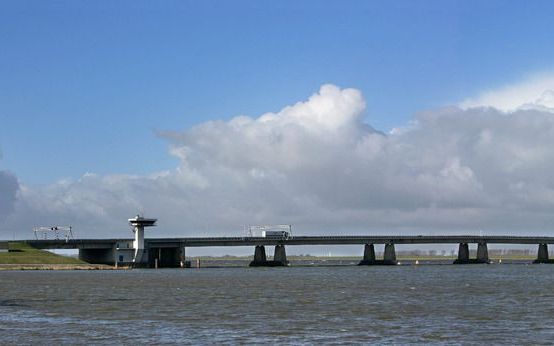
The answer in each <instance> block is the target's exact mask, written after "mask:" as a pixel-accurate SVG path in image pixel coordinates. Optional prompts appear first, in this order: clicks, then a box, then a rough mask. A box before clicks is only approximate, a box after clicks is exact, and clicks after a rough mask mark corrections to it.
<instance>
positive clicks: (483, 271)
mask: <svg viewBox="0 0 554 346" xmlns="http://www.w3.org/2000/svg"><path fill="white" fill-rule="evenodd" d="M553 284H554V265H525V264H520V265H516V264H513V265H511V264H502V265H498V264H495V265H460V266H455V265H448V266H447V265H420V266H369V267H358V266H328V267H309V266H306V267H289V268H201V269H160V270H128V271H6V272H0V341H1V344H137V343H139V344H142V343H145V344H146V343H149V344H153V343H155V344H162V343H167V344H212V343H218V344H244V343H255V344H260V343H279V344H283V343H284V344H321V343H325V344H367V343H380V344H387V343H388V344H416V343H419V344H483V343H487V344H551V343H552V342H553V340H554V291H553Z"/></svg>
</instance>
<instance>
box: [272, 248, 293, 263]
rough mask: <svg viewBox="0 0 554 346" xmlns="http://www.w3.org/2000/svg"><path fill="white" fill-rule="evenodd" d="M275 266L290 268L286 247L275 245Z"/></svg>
mask: <svg viewBox="0 0 554 346" xmlns="http://www.w3.org/2000/svg"><path fill="white" fill-rule="evenodd" d="M273 262H274V266H283V267H285V266H288V265H289V261H287V252H286V251H285V245H275V252H274V254H273Z"/></svg>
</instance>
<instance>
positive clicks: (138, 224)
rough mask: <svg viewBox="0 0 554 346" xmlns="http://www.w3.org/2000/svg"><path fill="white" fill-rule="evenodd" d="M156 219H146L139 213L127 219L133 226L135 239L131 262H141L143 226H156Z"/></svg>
mask: <svg viewBox="0 0 554 346" xmlns="http://www.w3.org/2000/svg"><path fill="white" fill-rule="evenodd" d="M156 221H158V219H147V218H144V217H142V216H140V215H137V216H135V217H134V218H132V219H129V224H130V225H131V226H133V232H135V240H134V241H133V248H134V249H135V257H134V258H133V263H141V262H142V254H143V253H144V227H152V226H156Z"/></svg>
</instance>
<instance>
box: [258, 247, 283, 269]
mask: <svg viewBox="0 0 554 346" xmlns="http://www.w3.org/2000/svg"><path fill="white" fill-rule="evenodd" d="M288 264H289V262H288V261H287V253H286V251H285V246H284V245H276V246H275V253H274V255H273V261H268V260H267V256H266V254H265V247H264V246H263V245H257V246H256V249H255V250H254V260H253V261H252V262H250V267H284V266H288Z"/></svg>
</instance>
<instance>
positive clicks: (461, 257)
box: [454, 243, 469, 264]
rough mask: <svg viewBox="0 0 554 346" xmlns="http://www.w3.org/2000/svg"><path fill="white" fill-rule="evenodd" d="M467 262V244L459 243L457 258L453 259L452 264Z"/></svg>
mask: <svg viewBox="0 0 554 346" xmlns="http://www.w3.org/2000/svg"><path fill="white" fill-rule="evenodd" d="M465 263H469V245H468V244H467V243H460V245H459V246H458V258H457V259H456V260H455V261H454V264H465Z"/></svg>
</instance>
